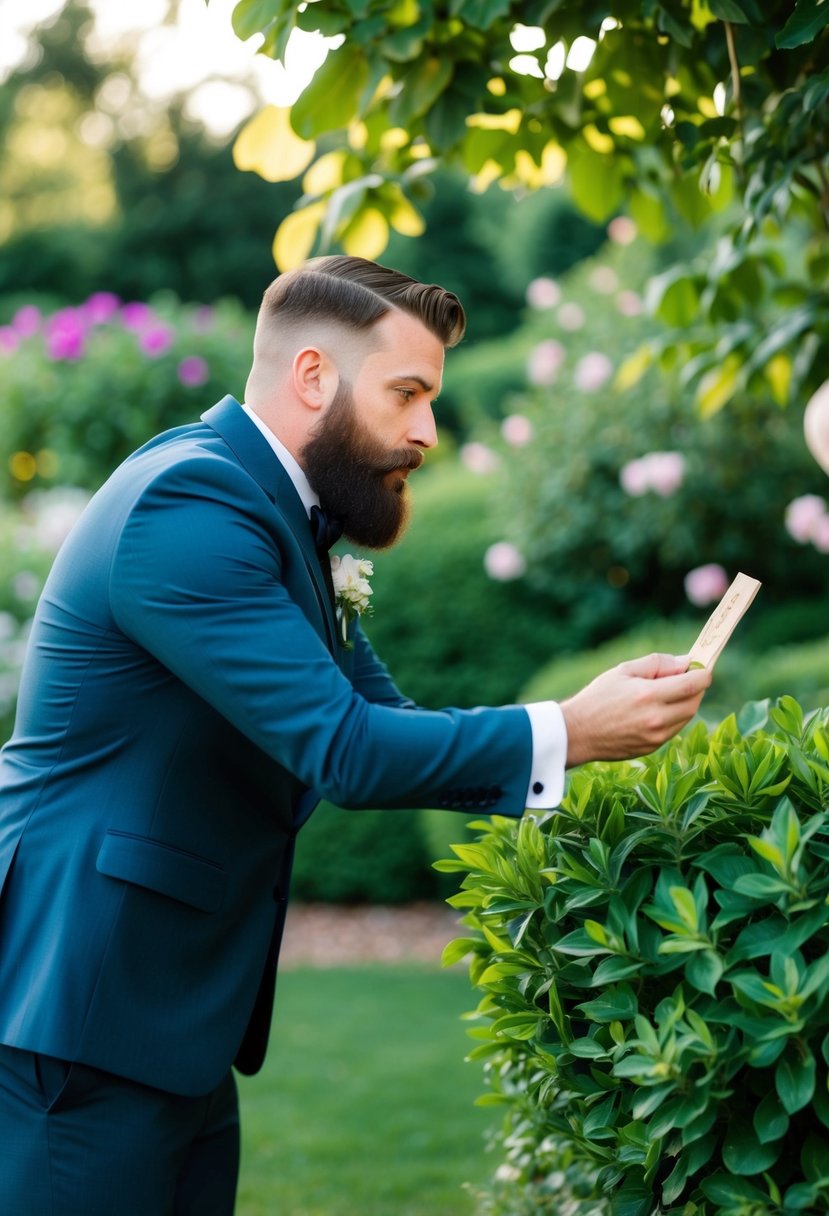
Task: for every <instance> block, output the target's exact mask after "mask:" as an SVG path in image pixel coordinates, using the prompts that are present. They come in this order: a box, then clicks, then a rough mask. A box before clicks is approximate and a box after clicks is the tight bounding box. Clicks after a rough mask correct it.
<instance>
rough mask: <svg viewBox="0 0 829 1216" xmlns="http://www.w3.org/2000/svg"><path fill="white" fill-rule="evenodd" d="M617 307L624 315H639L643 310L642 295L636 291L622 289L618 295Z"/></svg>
mask: <svg viewBox="0 0 829 1216" xmlns="http://www.w3.org/2000/svg"><path fill="white" fill-rule="evenodd" d="M616 307H617V308H618V309H619V312H620V313H621V314H622V316H623V317H638V316H639V315H640V314H641V312H642V297H641V296H639V295H637V294H636V292H635V291H620V292H619V294H618V296H617V297H616Z"/></svg>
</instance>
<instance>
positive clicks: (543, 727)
mask: <svg viewBox="0 0 829 1216" xmlns="http://www.w3.org/2000/svg"><path fill="white" fill-rule="evenodd" d="M242 409H243V410H244V411H245V413H246V414H247V416H248V418H250V420H251V422H252V423H253V424H254V426H255V427H256V428H257V429H258V430H260V431H261V432H262V434H263V435H264V437H265V439H266V440H267V441H268V443H269V444H270V445H271V447H272V448H273V450H274V452H275V453H276V456H277V458H278V460H279V463H280V464H281V465H282V467H283V469H284V470H285V472H286V473H287V474H288V476H289V477H290V479H291V481H292V482H293V484H294V488H295V490H296V492H297V494H298V495H299V497H300V498H301V499H302V503H303V506H304V507H305V510H306V511H307V512H308V515H309V517H310V515H311V507H313V506H319V498H318V496H317V494H316V493H315V492H314V490H312V488H311V485H310V483H309V481H308V478H307V477H306V476H305V473H304V472H303V470H302V468H301V467H300V465H299V464H298V463H297V461H296V459H295V458H294V457H293V456H292V455H291V453H290V452H289V451H288V449H287V448H286V447H285V445H284V443H281V442H280V441H279V440H278V439H277V437H276V435H274V433H273V431H272V430H271V429H270V427H269V426H267V425H266V424H265V423H264V422H263V421H262V419H261V418H260V417H259V415H258V414H255V413H254V411H253V410H252V409H251V408H250V406H249V405H242ZM524 709H526V711H527V715H528V717H529V719H530V728H531V730H532V741H533V761H532V769H531V777H530V787H529V789H528V791H527V802H526V805H527V807H528V808H529V809H530V810H549V809H550V808H552V807H555V806H558V804H559V803H560V802H561V799H562V797H563V795H564V770H565V765H566V762H567V727H566V725H565V722H564V714H563V713H562V712H561V706H560V705H559V704H558V702H557V701H535V702H533V703H532V704H530V705H525V706H524Z"/></svg>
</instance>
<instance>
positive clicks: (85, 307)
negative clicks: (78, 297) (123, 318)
mask: <svg viewBox="0 0 829 1216" xmlns="http://www.w3.org/2000/svg"><path fill="white" fill-rule="evenodd" d="M120 305H121V301H120V300H119V299H118V297H117V296H116V295H113V293H112V292H111V291H96V292H93V294H92V295H91V296H90V297H89V299H88V300H87V301H86V303H85V304H82V305H81V312H82V313H83V316H84V318H85V319H86V321H87V324H89V325H105V324H106V322H107V321H111V320H112V318H113V317H114V316H115V314H116V313H117V311H118V309H119V307H120Z"/></svg>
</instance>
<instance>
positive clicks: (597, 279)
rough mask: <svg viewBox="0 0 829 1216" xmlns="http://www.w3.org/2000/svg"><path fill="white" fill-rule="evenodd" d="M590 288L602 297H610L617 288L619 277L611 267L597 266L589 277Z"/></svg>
mask: <svg viewBox="0 0 829 1216" xmlns="http://www.w3.org/2000/svg"><path fill="white" fill-rule="evenodd" d="M590 286H591V287H592V288H593V290H594V291H598V292H601V294H602V295H604V296H611V295H613V292H614V291H615V290H616V288H617V287H618V286H619V276H618V275H617V273H616V271H615V270H614V269H613V268H612V267H611V266H597V267H596V269H595V270H594V271H593V273H592V274H591V275H590Z"/></svg>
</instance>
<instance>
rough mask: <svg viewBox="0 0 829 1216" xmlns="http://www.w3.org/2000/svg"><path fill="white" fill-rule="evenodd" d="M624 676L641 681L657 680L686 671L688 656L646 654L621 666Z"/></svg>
mask: <svg viewBox="0 0 829 1216" xmlns="http://www.w3.org/2000/svg"><path fill="white" fill-rule="evenodd" d="M621 667H622V670H623V671H624V672H625V674H626V675H629V676H639V677H640V678H641V679H643V680H659V679H662V678H663V677H666V676H676V675H679V674H680V673H681V672H683V671H687V670H688V656H687V655H675V654H646V655H643V656H642V657H641V658H639V659H629V660H628V662H626V663H622V664H621Z"/></svg>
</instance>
